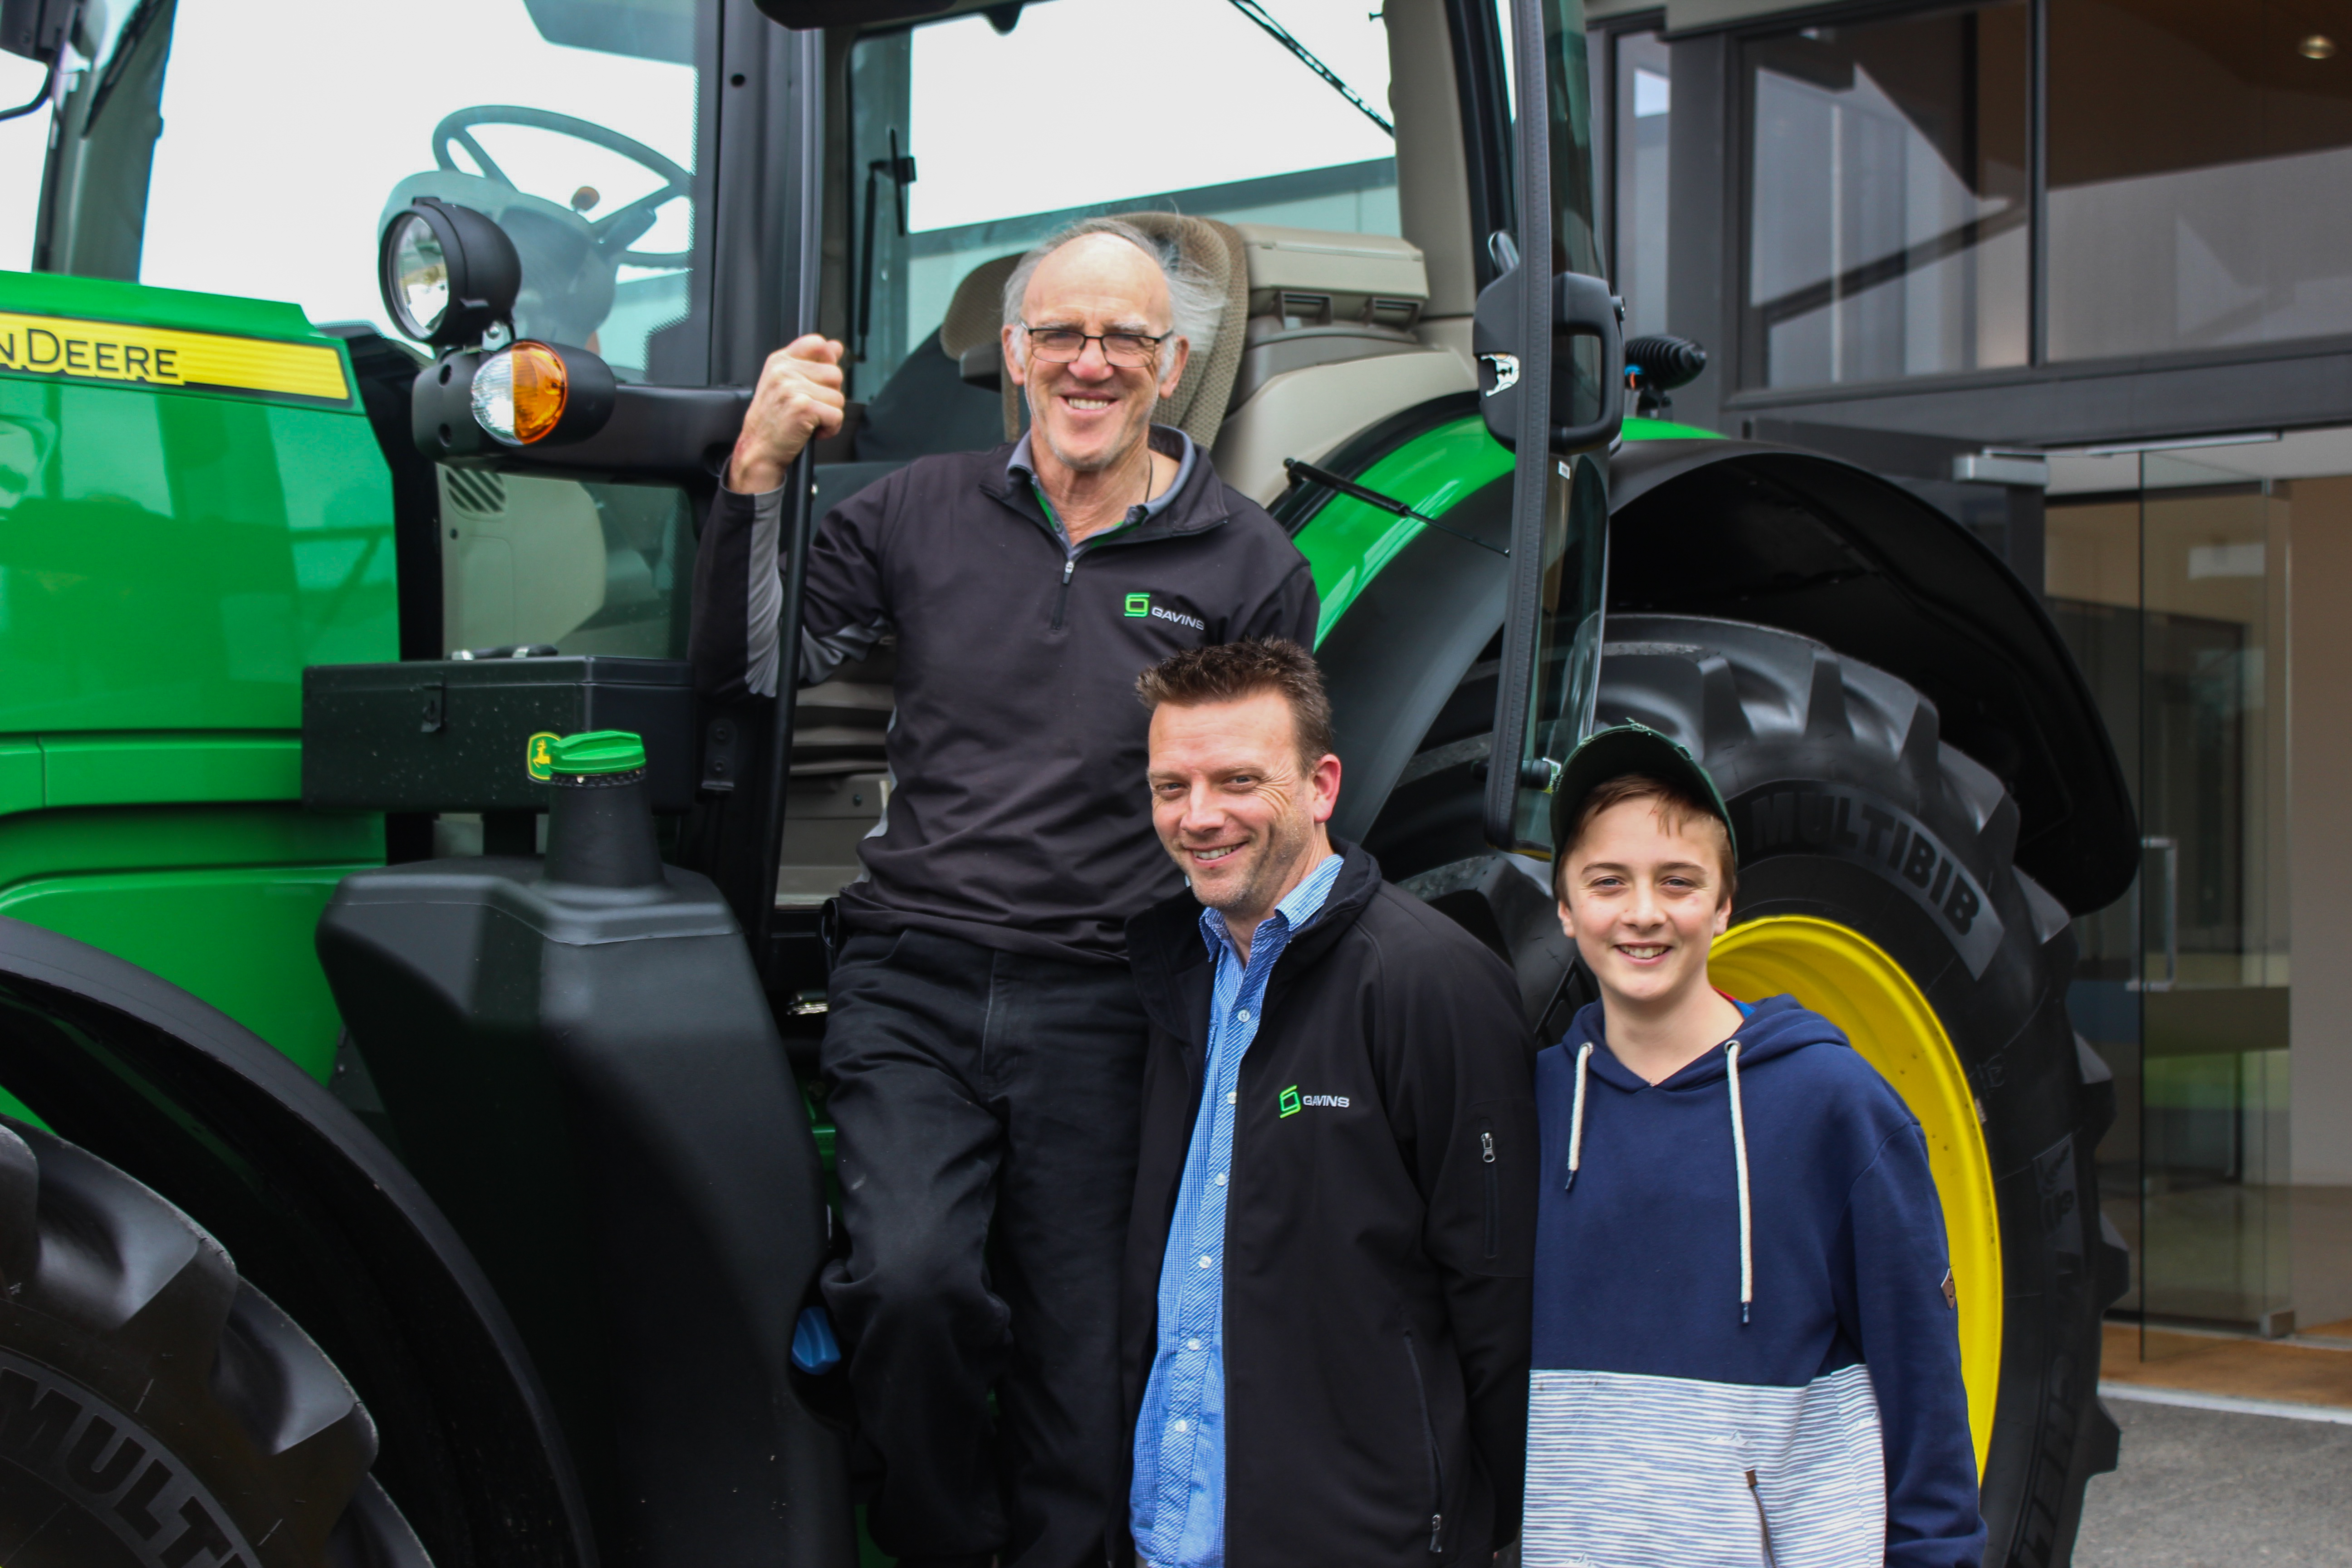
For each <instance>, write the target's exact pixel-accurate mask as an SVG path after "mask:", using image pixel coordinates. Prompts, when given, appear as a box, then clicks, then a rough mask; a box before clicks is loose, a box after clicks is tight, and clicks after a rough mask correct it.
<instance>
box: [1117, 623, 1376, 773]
mask: <svg viewBox="0 0 2352 1568" xmlns="http://www.w3.org/2000/svg"><path fill="white" fill-rule="evenodd" d="M1266 691H1273V692H1278V693H1280V694H1281V696H1282V700H1284V701H1286V702H1287V703H1289V704H1290V722H1291V727H1292V730H1293V731H1295V732H1296V734H1297V737H1298V757H1299V761H1300V762H1301V763H1305V764H1306V765H1307V767H1309V768H1312V767H1313V766H1314V765H1315V764H1316V763H1318V762H1320V761H1321V760H1322V759H1323V757H1324V756H1325V755H1326V754H1327V753H1328V752H1330V751H1332V750H1333V743H1332V738H1331V700H1330V698H1328V697H1327V696H1326V695H1324V692H1323V672H1322V670H1320V669H1319V668H1317V667H1316V664H1315V656H1314V655H1313V654H1311V653H1308V652H1307V650H1306V649H1305V648H1303V647H1299V646H1298V645H1297V643H1295V642H1291V641H1289V640H1287V639H1286V638H1283V637H1249V638H1244V640H1242V641H1240V642H1228V643H1212V644H1210V645H1209V646H1208V647H1188V648H1186V649H1184V651H1182V652H1181V653H1173V654H1171V655H1169V656H1168V657H1167V658H1163V659H1161V660H1160V662H1159V663H1158V664H1155V665H1153V666H1152V667H1151V668H1149V669H1147V670H1145V671H1144V672H1143V673H1142V674H1141V675H1139V676H1137V677H1136V678H1135V694H1136V696H1138V697H1139V698H1141V699H1142V700H1143V705H1144V706H1145V707H1146V708H1155V709H1156V708H1158V707H1160V705H1161V704H1162V703H1171V704H1173V705H1174V706H1176V707H1179V708H1193V707H1198V706H1200V705H1201V704H1202V703H1204V702H1238V701H1240V700H1242V699H1243V698H1244V697H1255V696H1257V695H1258V694H1259V693H1261V692H1266Z"/></svg>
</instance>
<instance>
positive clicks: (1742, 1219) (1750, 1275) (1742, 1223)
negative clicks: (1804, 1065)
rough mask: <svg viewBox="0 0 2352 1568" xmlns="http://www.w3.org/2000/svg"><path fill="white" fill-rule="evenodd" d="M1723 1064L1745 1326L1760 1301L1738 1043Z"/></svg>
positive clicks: (1726, 1049)
mask: <svg viewBox="0 0 2352 1568" xmlns="http://www.w3.org/2000/svg"><path fill="white" fill-rule="evenodd" d="M1723 1063H1724V1068H1725V1069H1726V1070H1727V1072H1728V1073H1729V1074H1730V1077H1731V1156H1732V1163H1734V1164H1735V1165H1736V1166H1738V1171H1739V1321H1741V1322H1743V1323H1745V1322H1746V1321H1748V1306H1749V1304H1750V1303H1751V1302H1753V1301H1754V1300H1756V1260H1755V1254H1754V1251H1753V1250H1752V1248H1751V1247H1750V1245H1749V1236H1748V1121H1747V1119H1746V1118H1745V1117H1744V1116H1742V1115H1741V1114H1740V1104H1739V1042H1738V1040H1733V1041H1731V1042H1729V1043H1728V1044H1727V1045H1726V1046H1725V1047H1724V1048H1723Z"/></svg>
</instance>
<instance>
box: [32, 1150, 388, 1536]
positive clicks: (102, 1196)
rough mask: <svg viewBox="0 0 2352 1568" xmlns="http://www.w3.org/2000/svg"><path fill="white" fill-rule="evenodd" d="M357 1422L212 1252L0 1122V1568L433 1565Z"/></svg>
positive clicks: (90, 1160)
mask: <svg viewBox="0 0 2352 1568" xmlns="http://www.w3.org/2000/svg"><path fill="white" fill-rule="evenodd" d="M375 1450H376V1434H375V1426H374V1423H373V1421H371V1420H370V1419H369V1416H368V1414H367V1411H366V1410H365V1409H364V1408H363V1407H362V1405H360V1402H359V1400H358V1397H357V1396H356V1395H355V1394H353V1393H352V1387H351V1384H349V1383H348V1382H346V1381H345V1380H344V1378H343V1376H342V1374H341V1373H339V1372H338V1371H337V1370H336V1369H335V1367H334V1364H333V1363H331V1362H330V1361H329V1360H328V1359H327V1358H326V1356H325V1355H324V1354H322V1353H321V1352H320V1350H319V1348H318V1346H317V1345H315V1344H313V1343H312V1342H311V1341H310V1337H309V1336H308V1335H306V1334H305V1333H303V1331H301V1330H300V1329H299V1327H297V1326H296V1325H295V1323H294V1322H293V1321H292V1320H290V1319H289V1318H288V1317H287V1316H286V1315H285V1314H284V1313H283V1312H280V1311H279V1310H278V1309H277V1307H275V1306H273V1305H272V1304H271V1303H270V1301H269V1300H268V1298H267V1297H265V1296H264V1295H262V1294H261V1292H260V1291H258V1290H256V1289H254V1288H253V1287H252V1286H251V1285H249V1284H247V1283H246V1282H245V1281H244V1280H242V1279H239V1278H238V1277H237V1272H236V1266H235V1264H233V1263H232V1262H231V1261H230V1260H229V1257H228V1254H227V1253H226V1252H225V1251H223V1250H222V1248H221V1247H220V1246H219V1244H218V1243H216V1242H215V1241H214V1240H213V1238H212V1237H210V1236H208V1235H206V1234H205V1232H204V1231H203V1230H202V1229H200V1228H199V1227H198V1226H196V1225H195V1224H194V1222H193V1221H191V1220H190V1219H189V1218H188V1217H187V1216H186V1215H184V1214H182V1213H181V1212H180V1211H179V1210H178V1209H177V1208H174V1207H173V1205H170V1204H169V1203H167V1202H165V1201H164V1200H163V1198H161V1197H159V1196H158V1195H156V1194H155V1193H153V1192H152V1191H151V1190H150V1189H149V1188H147V1187H145V1186H143V1185H142V1184H140V1183H138V1182H136V1181H134V1180H133V1179H131V1177H130V1176H127V1175H125V1174H124V1173H122V1172H121V1171H119V1170H117V1169H115V1168H114V1167H113V1166H112V1165H110V1164H108V1163H106V1162H105V1161H103V1160H100V1159H99V1158H98V1157H96V1156H95V1155H92V1154H90V1153H89V1152H86V1151H84V1150H82V1149H79V1148H78V1147H76V1146H75V1145H73V1144H71V1143H68V1142H64V1141H63V1140H62V1139H58V1138H56V1137H53V1136H51V1135H50V1134H49V1133H47V1132H45V1131H41V1130H40V1129H39V1128H37V1127H33V1126H30V1125H28V1124H26V1123H25V1122H21V1121H10V1120H6V1119H0V1563H6V1564H7V1565H8V1568H230V1565H232V1564H234V1565H236V1568H432V1564H431V1559H430V1558H429V1557H428V1556H427V1555H426V1554H425V1550H424V1548H423V1547H422V1546H421V1545H420V1544H419V1543H418V1542H417V1539H416V1537H415V1533H414V1532H413V1531H411V1530H410V1529H409V1527H408V1524H407V1522H406V1521H404V1519H403V1518H402V1517H401V1515H400V1511H399V1510H398V1509H397V1508H395V1507H394V1505H393V1502H392V1500H390V1499H389V1498H388V1497H387V1496H385V1494H384V1492H383V1489H382V1488H380V1487H379V1486H377V1484H376V1483H375V1481H374V1480H373V1479H372V1478H371V1477H370V1475H369V1474H368V1470H369V1467H370V1466H371V1465H372V1464H373V1461H374V1458H375Z"/></svg>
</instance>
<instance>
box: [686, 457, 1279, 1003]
mask: <svg viewBox="0 0 2352 1568" xmlns="http://www.w3.org/2000/svg"><path fill="white" fill-rule="evenodd" d="M1012 454H1013V448H1012V447H1011V446H1009V445H1008V446H1004V447H998V448H996V449H995V450H994V451H992V452H968V453H955V454H951V455H948V456H941V457H929V458H919V459H918V460H917V461H915V462H913V463H911V464H909V465H908V466H907V467H906V468H901V469H899V470H898V472H897V473H894V474H892V475H890V476H889V477H888V478H887V479H883V480H881V481H880V482H879V483H877V484H875V485H872V486H869V487H868V488H867V489H863V490H860V491H859V492H858V493H857V494H856V495H854V496H852V497H850V498H849V499H848V500H845V501H844V502H842V503H841V504H840V505H839V506H837V507H835V509H834V510H832V511H830V512H828V513H827V514H826V515H825V517H824V521H822V522H821V523H820V524H819V525H818V527H817V529H816V536H815V540H814V544H813V546H812V548H811V550H810V552H809V563H808V580H807V593H806V596H805V598H804V599H803V626H804V628H805V632H804V637H803V648H807V647H810V645H812V644H815V645H832V646H836V647H837V646H839V645H842V644H849V645H852V646H856V645H859V644H861V643H862V644H866V645H870V643H871V641H872V639H873V637H875V636H877V635H878V634H879V633H880V632H881V631H883V630H885V629H888V630H894V631H895V632H896V633H897V634H898V689H897V701H898V712H897V715H896V717H895V718H894V719H893V720H892V721H891V726H890V733H889V739H888V742H887V747H888V752H887V754H888V757H889V763H890V771H891V773H892V776H893V783H892V787H891V792H890V801H889V809H888V815H887V830H886V831H885V832H884V833H883V834H882V835H880V836H879V837H872V838H868V839H866V841H865V842H864V844H863V845H861V846H860V847H859V858H860V859H862V860H863V861H864V863H865V866H866V877H865V878H864V879H861V880H859V881H856V882H853V883H852V884H850V886H849V887H847V888H846V889H843V891H842V895H841V904H842V912H843V914H844V915H845V917H846V918H847V920H848V921H849V923H850V924H851V925H853V926H855V927H856V928H858V929H860V930H866V931H899V930H904V929H907V928H909V927H913V928H917V929H920V930H926V931H938V932H940V933H942V934H944V935H948V936H953V937H960V938H961V939H962V940H964V941H966V942H975V943H978V944H979V945H981V946H982V947H988V948H993V949H996V950H999V951H1002V952H1026V953H1031V954H1034V955H1035V956H1038V957H1043V958H1058V959H1064V960H1075V961H1077V962H1093V963H1102V962H1116V961H1118V960H1119V959H1120V958H1121V957H1122V956H1123V954H1124V945H1123V936H1122V928H1123V927H1124V925H1125V923H1126V921H1127V918H1128V917H1129V915H1132V914H1134V913H1135V912H1137V911H1138V910H1143V909H1146V908H1148V907H1150V904H1151V903H1152V902H1153V901H1154V900H1158V899H1161V898H1165V897H1167V896H1168V895H1170V894H1171V893H1173V892H1175V891H1177V890H1178V889H1180V888H1181V887H1182V886H1183V879H1182V878H1181V876H1179V875H1178V873H1177V871H1176V869H1175V867H1174V865H1173V864H1172V863H1171V861H1170V860H1169V858H1168V855H1167V852H1166V851H1165V850H1163V849H1162V848H1161V847H1160V842H1159V839H1158V838H1157V837H1155V836H1154V834H1153V832H1152V828H1151V798H1150V791H1149V790H1148V789H1147V788H1146V786H1145V784H1144V771H1145V763H1146V758H1145V746H1144V741H1145V734H1146V731H1147V729H1148V726H1149V723H1150V715H1149V714H1148V713H1146V712H1145V711H1144V710H1143V707H1142V705H1141V704H1140V703H1139V702H1138V701H1137V700H1136V696H1135V678H1136V676H1137V675H1138V674H1139V673H1140V672H1141V671H1142V670H1143V669H1144V668H1147V667H1149V666H1150V665H1152V664H1155V663H1157V662H1158V661H1160V659H1162V658H1167V657H1168V656H1169V655H1170V654H1171V653H1174V652H1176V651H1177V650H1178V649H1180V648H1186V647H1199V646H1201V645H1203V644H1207V643H1221V642H1230V641H1236V640H1238V639H1240V638H1243V637H1289V638H1291V639H1293V640H1295V641H1297V643H1299V644H1300V645H1301V646H1302V647H1312V646H1313V645H1314V641H1315V622H1316V613H1317V605H1316V597H1315V582H1314V578H1313V577H1312V575H1310V574H1309V573H1308V570H1307V562H1306V559H1305V558H1304V557H1303V556H1301V555H1300V554H1299V553H1298V551H1297V547H1296V546H1294V545H1293V544H1292V543H1291V542H1290V540H1289V537H1288V536H1287V535H1286V534H1285V533H1284V532H1283V531H1282V529H1281V527H1280V525H1278V524H1277V523H1276V522H1275V521H1274V520H1273V519H1272V518H1270V517H1268V516H1267V515H1266V514H1265V510H1264V509H1263V508H1261V507H1259V506H1258V505H1257V504H1256V503H1255V502H1254V501H1252V500H1249V498H1248V497H1246V496H1244V495H1243V494H1242V493H1241V492H1240V491H1238V490H1234V489H1228V488H1226V486H1225V485H1224V484H1223V482H1222V481H1221V480H1220V479H1218V478H1217V474H1216V470H1215V469H1214V468H1211V467H1210V465H1209V461H1208V457H1207V454H1205V453H1202V454H1201V456H1200V457H1199V458H1198V459H1197V460H1196V461H1195V462H1194V463H1193V465H1192V474H1191V475H1190V476H1189V477H1188V478H1187V479H1185V481H1184V483H1183V484H1182V485H1181V487H1180V488H1179V489H1178V490H1177V491H1176V493H1175V494H1174V495H1172V496H1171V497H1170V498H1169V499H1168V501H1167V503H1166V504H1165V505H1164V506H1163V507H1162V508H1161V509H1160V510H1159V511H1158V512H1157V513H1155V514H1153V515H1152V516H1151V517H1150V518H1149V519H1147V520H1145V521H1142V522H1140V523H1133V524H1129V526H1126V527H1122V528H1119V529H1117V530H1113V531H1106V532H1102V533H1097V534H1095V535H1093V536H1091V537H1089V538H1088V539H1087V541H1086V542H1084V543H1083V544H1081V545H1080V546H1079V547H1078V550H1077V553H1076V556H1075V558H1073V557H1071V556H1069V555H1067V554H1066V552H1065V551H1064V548H1063V545H1062V542H1061V538H1060V535H1059V534H1057V533H1056V532H1055V530H1054V527H1053V525H1052V524H1051V523H1049V522H1048V521H1046V519H1045V510H1044V509H1043V508H1041V507H1040V506H1039V505H1038V504H1037V497H1036V494H1035V492H1034V490H1032V489H1030V488H1029V487H1028V486H1027V485H1026V484H1016V483H1014V482H1013V480H1012V479H1010V478H1008V476H1007V475H1006V473H1005V464H1006V462H1007V460H1008V459H1009V458H1011V457H1012ZM757 521H758V519H757V517H756V509H755V504H754V498H752V497H750V496H744V495H738V494H736V493H734V492H732V491H728V490H724V489H722V490H721V491H720V492H719V499H718V500H717V501H716V502H714V503H713V505H712V507H711V510H710V517H709V521H708V522H707V523H706V524H705V526H704V528H703V531H702V539H701V542H700V544H699V546H698V553H697V557H696V560H695V606H694V626H693V636H692V641H691V649H690V656H691V658H692V659H693V663H694V669H695V679H696V684H697V686H698V688H699V689H701V690H702V691H703V693H704V694H705V695H706V696H710V697H716V698H720V699H730V698H734V697H740V696H741V695H743V694H744V692H745V691H746V690H747V689H751V688H752V687H753V686H754V685H757V684H759V683H760V682H759V679H758V677H757V676H756V674H755V666H756V665H757V664H758V662H759V655H758V650H759V649H760V648H761V647H762V646H763V644H762V639H763V638H764V646H765V647H767V648H769V649H770V650H771V652H770V655H769V658H770V664H771V668H772V667H773V663H774V655H773V651H772V650H773V644H774V637H775V629H774V611H775V605H777V604H778V603H779V602H780V599H781V595H779V594H778V593H777V592H776V590H775V586H774V583H775V574H776V572H777V569H778V557H777V551H778V548H779V541H778V540H777V538H776V537H775V532H776V531H775V529H774V526H773V524H772V522H770V523H769V524H767V525H766V526H765V527H764V528H762V527H760V526H755V524H756V523H757ZM763 535H764V537H763ZM762 574H765V576H764V579H763V577H762ZM763 619H764V621H765V625H764V626H762V625H761V622H762V620H763ZM787 652H788V655H789V662H790V663H791V664H792V665H793V666H794V667H804V663H805V660H804V658H803V650H802V649H793V650H787Z"/></svg>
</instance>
